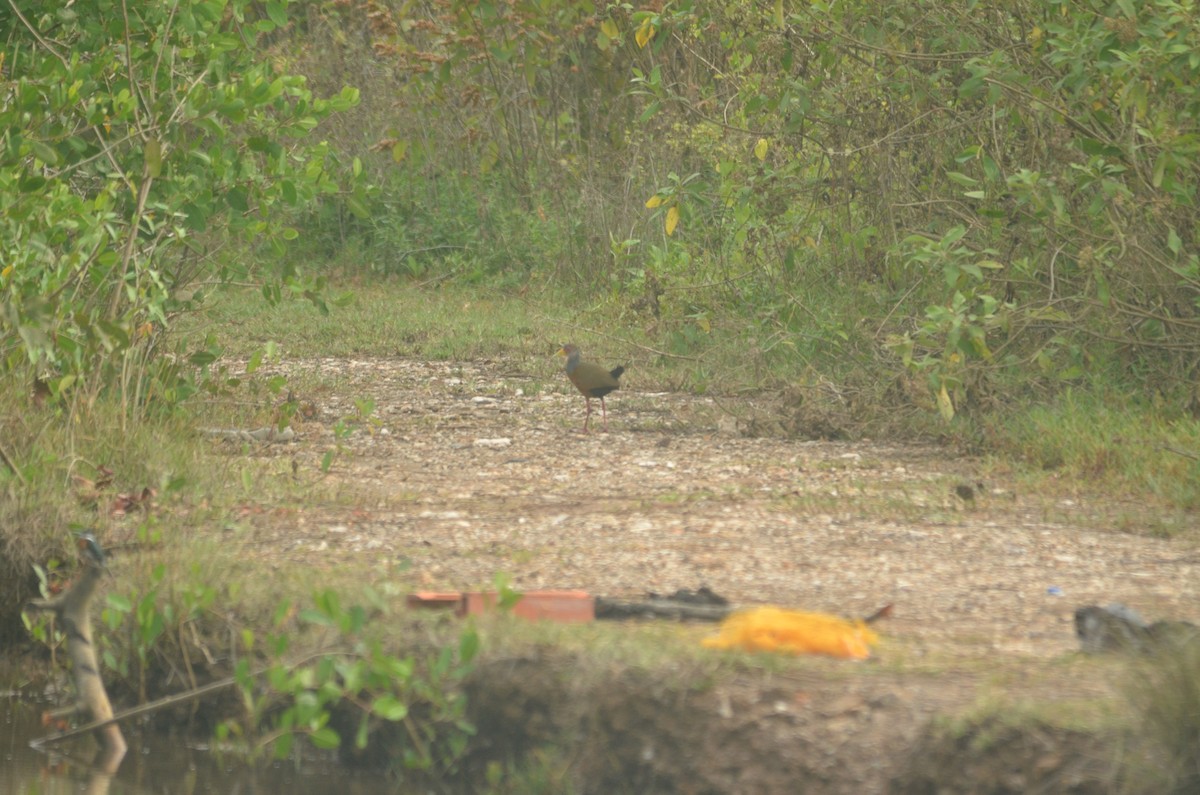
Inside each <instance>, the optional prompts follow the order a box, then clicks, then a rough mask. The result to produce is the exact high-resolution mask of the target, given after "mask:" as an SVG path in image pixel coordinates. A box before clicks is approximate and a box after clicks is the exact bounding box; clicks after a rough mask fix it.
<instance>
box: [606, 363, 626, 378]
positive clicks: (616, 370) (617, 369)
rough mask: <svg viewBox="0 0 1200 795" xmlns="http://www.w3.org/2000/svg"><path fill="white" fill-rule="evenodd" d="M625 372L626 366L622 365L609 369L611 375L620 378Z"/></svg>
mask: <svg viewBox="0 0 1200 795" xmlns="http://www.w3.org/2000/svg"><path fill="white" fill-rule="evenodd" d="M623 372H625V368H624V367H623V366H622V367H614V368H613V369H612V370H609V371H608V374H609V375H611V376H612V377H613V378H620V377H621V373H623Z"/></svg>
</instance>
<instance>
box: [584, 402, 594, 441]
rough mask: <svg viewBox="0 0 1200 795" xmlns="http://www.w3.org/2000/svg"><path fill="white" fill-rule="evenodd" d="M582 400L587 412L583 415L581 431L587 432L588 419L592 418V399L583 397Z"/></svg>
mask: <svg viewBox="0 0 1200 795" xmlns="http://www.w3.org/2000/svg"><path fill="white" fill-rule="evenodd" d="M584 401H586V402H587V414H585V415H583V432H584V433H587V432H588V420H590V419H591V418H592V399H591V398H584Z"/></svg>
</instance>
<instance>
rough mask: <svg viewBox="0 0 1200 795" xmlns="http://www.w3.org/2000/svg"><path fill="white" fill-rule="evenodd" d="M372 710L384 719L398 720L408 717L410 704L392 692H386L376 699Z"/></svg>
mask: <svg viewBox="0 0 1200 795" xmlns="http://www.w3.org/2000/svg"><path fill="white" fill-rule="evenodd" d="M371 711H372V712H374V713H375V714H376V715H378V716H379V717H381V718H383V719H384V720H390V721H397V720H404V719H405V718H406V717H408V705H407V704H405V703H404V702H403V701H400V700H399V699H397V698H396V697H395V696H393V695H391V694H385V695H382V696H380V697H379V698H377V699H375V701H374V702H372V704H371Z"/></svg>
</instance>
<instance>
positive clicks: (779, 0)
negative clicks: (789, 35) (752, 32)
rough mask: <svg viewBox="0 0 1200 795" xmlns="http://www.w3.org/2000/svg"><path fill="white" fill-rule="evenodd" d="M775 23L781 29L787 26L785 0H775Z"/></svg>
mask: <svg viewBox="0 0 1200 795" xmlns="http://www.w3.org/2000/svg"><path fill="white" fill-rule="evenodd" d="M775 24H776V26H778V27H779V28H780V29H783V28H785V27H787V25H786V24H784V21H783V0H775Z"/></svg>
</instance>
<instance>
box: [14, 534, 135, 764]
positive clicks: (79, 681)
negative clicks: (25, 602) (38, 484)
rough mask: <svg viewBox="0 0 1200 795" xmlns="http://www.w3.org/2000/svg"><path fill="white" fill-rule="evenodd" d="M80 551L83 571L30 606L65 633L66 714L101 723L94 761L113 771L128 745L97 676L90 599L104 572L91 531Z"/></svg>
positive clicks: (98, 671)
mask: <svg viewBox="0 0 1200 795" xmlns="http://www.w3.org/2000/svg"><path fill="white" fill-rule="evenodd" d="M79 548H80V550H81V551H82V553H83V554H82V555H81V558H82V560H83V574H82V575H80V577H79V579H78V580H77V581H76V583H75V585H74V586H72V588H71V589H70V590H69V591H67V592H66V593H64V594H62V595H61V596H57V597H55V598H53V599H36V600H34V601H33V602H30V607H33V608H36V609H38V610H48V611H51V612H53V613H54V615H55V618H56V619H57V621H58V623H59V624H60V625H61V626H62V629H63V632H64V633H65V634H66V636H67V654H68V655H69V656H70V658H71V668H72V670H73V672H74V674H75V693H76V704H75V707H73V708H72V709H69V710H65V711H63V712H65V714H73V713H86V714H87V715H89V716H90V717H91V719H92V720H93V721H94V722H102V723H103V726H102V727H101V728H98V729H97V730H96V739H98V740H99V741H100V748H101V755H100V757H99V758H98V759H97V761H96V764H97V766H98V767H99V768H101V769H102V770H105V771H108V772H116V770H117V768H118V767H119V766H120V764H121V760H122V759H123V758H124V756H125V751H126V750H127V748H128V746H127V745H126V744H125V737H124V735H122V734H121V727H120V726H117V725H116V724H115V723H111V722H110V720H109V719H111V718H112V716H113V709H112V704H111V702H109V700H108V692H107V691H106V690H105V689H104V680H103V679H101V678H100V663H99V662H97V660H96V649H95V646H93V645H92V621H91V603H92V596H93V595H95V593H96V586H97V585H99V583H100V578H101V577H102V576H104V571H105V568H104V552H103V550H101V549H100V545H99V544H97V543H96V538H95V536H93V535H92V534H91V533H85V534H83V535H81V536H80V537H79Z"/></svg>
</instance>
